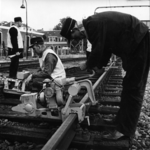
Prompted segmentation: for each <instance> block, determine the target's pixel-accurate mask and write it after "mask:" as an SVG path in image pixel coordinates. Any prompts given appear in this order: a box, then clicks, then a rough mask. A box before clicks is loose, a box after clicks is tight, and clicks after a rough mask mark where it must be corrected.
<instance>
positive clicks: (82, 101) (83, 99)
mask: <svg viewBox="0 0 150 150" xmlns="http://www.w3.org/2000/svg"><path fill="white" fill-rule="evenodd" d="M113 65H114V62H112V63H111V64H110V66H109V67H108V68H107V70H106V71H105V72H104V73H103V74H102V75H101V76H100V78H99V79H98V80H97V81H96V83H95V84H94V85H93V90H95V89H96V88H97V86H98V85H99V83H100V82H101V80H102V79H103V77H104V76H105V75H106V73H107V72H108V71H109V69H110V68H111V67H112V66H113ZM87 100H88V93H87V94H86V95H85V96H84V97H83V98H82V100H81V103H86V101H87Z"/></svg>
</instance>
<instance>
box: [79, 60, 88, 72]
mask: <svg viewBox="0 0 150 150" xmlns="http://www.w3.org/2000/svg"><path fill="white" fill-rule="evenodd" d="M86 68H87V66H86V62H84V63H81V64H80V69H81V70H85V69H86Z"/></svg>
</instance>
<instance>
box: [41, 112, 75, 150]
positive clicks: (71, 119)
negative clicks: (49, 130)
mask: <svg viewBox="0 0 150 150" xmlns="http://www.w3.org/2000/svg"><path fill="white" fill-rule="evenodd" d="M76 125H77V115H76V114H70V115H69V116H68V117H67V118H66V120H65V121H64V122H63V123H62V125H61V126H60V127H59V128H58V130H57V131H56V132H55V133H54V135H53V136H52V137H51V138H50V140H49V141H48V142H47V143H46V144H45V146H44V147H43V148H42V150H66V149H67V148H68V147H69V145H70V143H71V141H72V139H73V138H74V136H75V128H76Z"/></svg>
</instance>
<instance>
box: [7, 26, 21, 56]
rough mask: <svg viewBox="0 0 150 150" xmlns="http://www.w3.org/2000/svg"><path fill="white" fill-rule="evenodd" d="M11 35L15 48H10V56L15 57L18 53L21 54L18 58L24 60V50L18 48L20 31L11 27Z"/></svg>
mask: <svg viewBox="0 0 150 150" xmlns="http://www.w3.org/2000/svg"><path fill="white" fill-rule="evenodd" d="M9 34H10V37H11V43H12V47H13V48H12V49H11V48H8V55H14V54H16V53H17V52H21V54H20V56H17V57H19V58H23V48H18V40H17V37H18V31H17V29H16V28H14V27H11V28H10V30H9Z"/></svg>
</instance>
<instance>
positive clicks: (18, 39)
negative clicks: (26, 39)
mask: <svg viewBox="0 0 150 150" xmlns="http://www.w3.org/2000/svg"><path fill="white" fill-rule="evenodd" d="M14 22H15V23H14V25H13V26H11V27H10V28H9V30H8V33H7V48H8V57H9V58H10V61H11V62H10V67H9V78H14V79H15V78H16V77H17V71H18V66H19V59H20V58H23V39H22V35H21V32H20V30H19V28H20V27H21V26H22V19H21V17H16V18H14Z"/></svg>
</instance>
